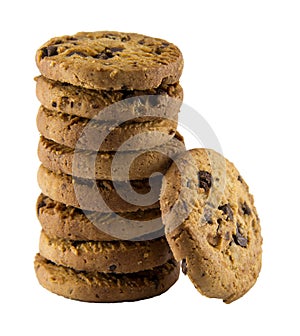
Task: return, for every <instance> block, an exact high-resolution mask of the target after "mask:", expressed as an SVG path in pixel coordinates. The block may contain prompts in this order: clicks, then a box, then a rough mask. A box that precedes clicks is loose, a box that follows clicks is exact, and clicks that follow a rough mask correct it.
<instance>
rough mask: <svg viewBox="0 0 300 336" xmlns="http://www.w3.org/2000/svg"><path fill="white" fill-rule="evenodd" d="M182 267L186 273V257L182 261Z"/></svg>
mask: <svg viewBox="0 0 300 336" xmlns="http://www.w3.org/2000/svg"><path fill="white" fill-rule="evenodd" d="M181 269H182V273H183V274H184V275H186V274H187V271H188V270H187V264H186V259H182V262H181Z"/></svg>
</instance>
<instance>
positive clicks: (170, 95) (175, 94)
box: [35, 76, 183, 121]
mask: <svg viewBox="0 0 300 336" xmlns="http://www.w3.org/2000/svg"><path fill="white" fill-rule="evenodd" d="M35 80H36V94H37V98H38V99H39V101H40V102H41V104H42V105H43V106H45V107H46V108H47V109H48V110H53V111H56V112H62V113H66V114H70V115H76V116H78V117H83V118H88V119H93V118H97V120H119V119H120V118H122V120H130V119H136V118H139V119H140V121H143V117H144V116H146V115H153V116H156V117H161V118H170V119H174V118H175V117H176V115H177V114H178V112H179V110H180V106H181V103H182V100H183V90H182V87H181V86H180V85H179V83H175V84H162V85H160V86H159V87H158V88H154V89H149V90H146V91H138V90H133V91H125V90H119V91H96V90H89V89H85V88H82V87H78V86H74V85H71V84H68V83H61V82H57V81H53V80H50V79H47V78H46V77H43V76H38V77H36V78H35ZM124 99H126V104H123V103H119V102H120V101H122V100H124ZM115 103H117V104H116V108H115V109H112V108H107V106H110V105H112V104H115ZM144 119H145V120H147V117H145V118H144Z"/></svg>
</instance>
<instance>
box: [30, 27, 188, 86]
mask: <svg viewBox="0 0 300 336" xmlns="http://www.w3.org/2000/svg"><path fill="white" fill-rule="evenodd" d="M36 64H37V66H38V68H39V70H40V72H41V74H42V75H43V76H45V77H47V78H49V79H52V80H55V81H59V82H66V83H70V84H73V85H76V86H81V87H85V88H88V89H96V90H109V91H115V90H147V89H152V88H157V87H159V86H160V85H162V84H173V83H176V82H178V79H179V77H180V75H181V73H182V69H183V58H182V54H181V52H180V50H179V49H178V48H177V47H176V46H175V45H173V44H172V43H169V42H167V41H165V40H162V39H158V38H152V37H149V36H144V35H141V34H134V33H121V32H111V31H100V32H81V33H77V34H76V35H72V36H70V35H68V36H61V37H55V38H52V39H51V40H49V41H48V42H46V43H45V44H43V45H42V46H41V47H40V48H39V49H38V51H37V53H36Z"/></svg>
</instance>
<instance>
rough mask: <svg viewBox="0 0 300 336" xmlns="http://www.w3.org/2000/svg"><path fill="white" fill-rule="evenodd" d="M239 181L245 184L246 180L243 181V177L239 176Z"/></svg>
mask: <svg viewBox="0 0 300 336" xmlns="http://www.w3.org/2000/svg"><path fill="white" fill-rule="evenodd" d="M237 179H238V181H240V182H241V183H243V182H244V180H243V178H242V176H241V175H239V176H238V178H237Z"/></svg>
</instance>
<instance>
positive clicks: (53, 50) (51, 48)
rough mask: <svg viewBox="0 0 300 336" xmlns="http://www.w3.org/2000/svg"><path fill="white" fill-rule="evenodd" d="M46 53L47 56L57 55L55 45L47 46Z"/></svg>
mask: <svg viewBox="0 0 300 336" xmlns="http://www.w3.org/2000/svg"><path fill="white" fill-rule="evenodd" d="M47 53H48V55H47V56H48V57H51V56H55V55H58V52H57V46H55V45H51V46H49V47H47Z"/></svg>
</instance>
